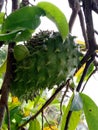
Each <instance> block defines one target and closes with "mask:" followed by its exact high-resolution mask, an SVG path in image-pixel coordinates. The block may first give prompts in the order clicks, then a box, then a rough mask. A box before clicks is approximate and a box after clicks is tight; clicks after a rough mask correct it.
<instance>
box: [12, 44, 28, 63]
mask: <svg viewBox="0 0 98 130" xmlns="http://www.w3.org/2000/svg"><path fill="white" fill-rule="evenodd" d="M29 54H30V53H29V50H28V48H27V47H26V46H25V45H16V46H15V47H14V58H15V59H16V60H17V61H21V60H23V59H24V58H26V57H27V56H28V55H29Z"/></svg>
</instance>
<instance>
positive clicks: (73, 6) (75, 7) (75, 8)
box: [68, 0, 80, 32]
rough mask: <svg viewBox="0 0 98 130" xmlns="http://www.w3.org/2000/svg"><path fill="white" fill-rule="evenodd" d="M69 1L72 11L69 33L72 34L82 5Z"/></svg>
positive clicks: (76, 0)
mask: <svg viewBox="0 0 98 130" xmlns="http://www.w3.org/2000/svg"><path fill="white" fill-rule="evenodd" d="M68 1H69V5H70V8H71V9H72V14H71V16H70V20H69V32H71V31H72V27H73V25H74V22H75V19H76V16H77V14H78V12H79V10H80V3H79V1H78V0H68Z"/></svg>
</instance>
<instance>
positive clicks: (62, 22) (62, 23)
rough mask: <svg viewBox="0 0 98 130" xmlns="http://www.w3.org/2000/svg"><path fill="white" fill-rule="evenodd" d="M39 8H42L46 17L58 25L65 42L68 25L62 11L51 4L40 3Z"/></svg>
mask: <svg viewBox="0 0 98 130" xmlns="http://www.w3.org/2000/svg"><path fill="white" fill-rule="evenodd" d="M38 7H40V8H42V9H43V10H44V11H45V13H46V16H47V17H48V18H49V19H50V20H51V21H53V22H54V23H55V24H56V26H57V28H58V30H59V32H60V33H61V36H62V39H63V40H65V38H66V36H67V34H68V23H67V20H66V17H65V15H64V14H63V13H62V12H61V10H60V9H59V8H58V7H56V6H55V5H53V4H51V3H49V2H39V3H38Z"/></svg>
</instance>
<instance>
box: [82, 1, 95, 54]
mask: <svg viewBox="0 0 98 130" xmlns="http://www.w3.org/2000/svg"><path fill="white" fill-rule="evenodd" d="M82 1H83V11H84V15H85V21H86V28H87V37H88V44H89V51H90V52H91V53H92V52H94V51H95V50H96V48H97V44H96V40H95V36H94V27H93V19H92V0H82Z"/></svg>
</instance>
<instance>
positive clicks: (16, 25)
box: [3, 6, 44, 32]
mask: <svg viewBox="0 0 98 130" xmlns="http://www.w3.org/2000/svg"><path fill="white" fill-rule="evenodd" d="M42 15H44V11H43V10H42V9H40V8H39V7H37V6H33V7H29V6H26V7H23V8H21V9H19V10H16V11H14V12H13V13H11V14H10V15H9V16H8V17H7V18H6V19H5V22H4V24H3V31H4V32H9V31H13V30H17V29H18V30H19V29H20V30H21V29H30V30H31V29H32V30H35V29H36V28H37V27H38V26H39V24H40V16H42Z"/></svg>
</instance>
